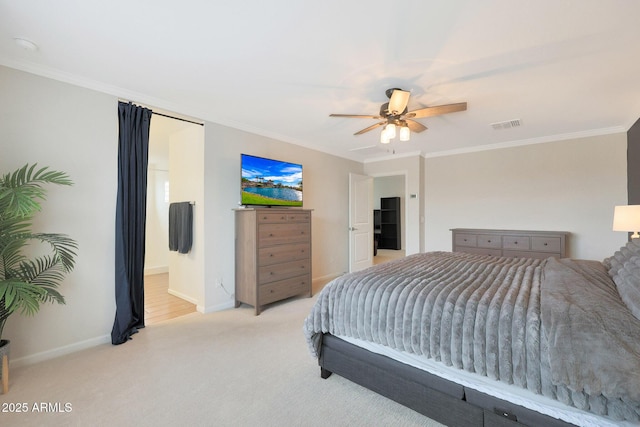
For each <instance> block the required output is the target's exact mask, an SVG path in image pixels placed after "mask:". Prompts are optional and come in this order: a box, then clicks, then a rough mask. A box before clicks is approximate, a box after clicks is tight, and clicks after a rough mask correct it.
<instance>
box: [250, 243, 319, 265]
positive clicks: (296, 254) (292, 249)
mask: <svg viewBox="0 0 640 427" xmlns="http://www.w3.org/2000/svg"><path fill="white" fill-rule="evenodd" d="M310 255H311V245H309V244H308V243H298V244H296V245H276V246H268V247H266V248H262V249H259V250H258V265H260V266H263V265H271V264H278V263H281V262H287V261H296V260H301V259H308V258H309V256H310Z"/></svg>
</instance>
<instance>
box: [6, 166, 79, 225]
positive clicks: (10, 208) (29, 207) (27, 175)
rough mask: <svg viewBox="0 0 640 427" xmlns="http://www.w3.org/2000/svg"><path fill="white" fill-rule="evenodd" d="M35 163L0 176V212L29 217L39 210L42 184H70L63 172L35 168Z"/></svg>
mask: <svg viewBox="0 0 640 427" xmlns="http://www.w3.org/2000/svg"><path fill="white" fill-rule="evenodd" d="M36 166H37V164H34V165H32V166H29V165H25V166H23V167H21V168H20V169H18V170H17V171H15V172H13V173H9V174H6V175H4V176H1V177H0V212H3V213H8V214H9V215H15V216H17V217H23V218H26V217H31V216H33V214H34V213H35V212H38V211H40V208H41V206H40V203H39V201H43V200H45V199H46V190H45V189H44V188H43V187H42V184H58V185H72V184H73V182H72V181H71V179H70V178H69V176H68V175H67V174H66V173H64V172H58V171H51V170H48V168H47V167H43V168H40V169H37V170H36Z"/></svg>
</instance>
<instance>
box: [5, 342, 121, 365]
mask: <svg viewBox="0 0 640 427" xmlns="http://www.w3.org/2000/svg"><path fill="white" fill-rule="evenodd" d="M102 344H111V335H103V336H100V337H95V338H90V339H88V340H84V341H80V342H77V343H73V344H69V345H65V346H62V347H58V348H54V349H51V350H47V351H43V352H41V353H36V354H31V355H29V356H24V357H20V358H18V359H11V367H12V368H18V367H20V366H26V365H32V364H34V363H38V362H43V361H45V360H49V359H53V358H56V357H60V356H66V355H67V354H71V353H75V352H76V351H80V350H85V349H87V348H91V347H95V346H97V345H102Z"/></svg>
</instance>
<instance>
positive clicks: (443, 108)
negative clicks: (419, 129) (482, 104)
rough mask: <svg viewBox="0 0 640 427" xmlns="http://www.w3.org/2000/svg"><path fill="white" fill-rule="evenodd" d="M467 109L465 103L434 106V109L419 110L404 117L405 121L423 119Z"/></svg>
mask: <svg viewBox="0 0 640 427" xmlns="http://www.w3.org/2000/svg"><path fill="white" fill-rule="evenodd" d="M466 109H467V103H466V102H459V103H457V104H446V105H436V106H434V107H426V108H421V109H420V110H414V111H409V112H408V113H407V114H405V115H404V117H405V118H407V119H420V118H423V117H431V116H439V115H440V114H447V113H455V112H456V111H464V110H466Z"/></svg>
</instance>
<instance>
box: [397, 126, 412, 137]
mask: <svg viewBox="0 0 640 427" xmlns="http://www.w3.org/2000/svg"><path fill="white" fill-rule="evenodd" d="M410 139H411V130H410V129H409V126H406V125H405V126H401V127H400V141H409V140H410Z"/></svg>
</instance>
